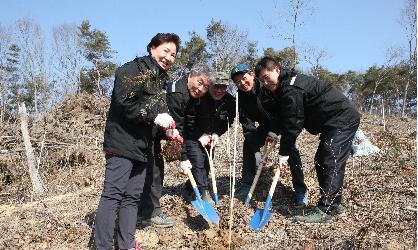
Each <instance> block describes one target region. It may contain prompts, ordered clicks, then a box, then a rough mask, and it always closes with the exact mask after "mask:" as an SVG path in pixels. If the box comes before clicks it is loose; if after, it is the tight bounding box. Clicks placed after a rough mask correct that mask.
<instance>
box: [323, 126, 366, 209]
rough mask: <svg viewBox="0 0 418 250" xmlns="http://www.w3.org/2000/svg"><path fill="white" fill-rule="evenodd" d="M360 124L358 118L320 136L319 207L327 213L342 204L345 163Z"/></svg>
mask: <svg viewBox="0 0 418 250" xmlns="http://www.w3.org/2000/svg"><path fill="white" fill-rule="evenodd" d="M359 124H360V121H359V120H358V121H355V122H354V123H352V124H351V125H349V126H346V127H344V128H332V129H329V130H328V131H327V132H325V133H322V134H321V136H320V137H319V139H320V142H319V146H318V150H317V151H316V154H315V169H316V174H317V177H318V182H319V187H320V194H321V198H320V199H319V202H318V207H319V208H320V209H321V210H323V211H325V212H327V213H329V212H331V211H332V210H333V209H334V208H336V207H337V206H338V205H339V204H341V200H342V189H343V181H344V173H345V164H346V161H347V158H348V156H349V155H350V152H351V143H352V141H353V138H354V134H355V133H356V131H357V129H358V127H359Z"/></svg>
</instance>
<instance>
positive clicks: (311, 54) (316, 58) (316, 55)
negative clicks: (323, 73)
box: [302, 46, 329, 77]
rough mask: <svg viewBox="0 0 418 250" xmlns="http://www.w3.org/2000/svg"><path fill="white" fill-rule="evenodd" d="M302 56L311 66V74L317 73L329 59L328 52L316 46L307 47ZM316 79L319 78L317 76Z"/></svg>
mask: <svg viewBox="0 0 418 250" xmlns="http://www.w3.org/2000/svg"><path fill="white" fill-rule="evenodd" d="M302 54H303V58H304V60H305V61H306V62H307V63H308V64H309V65H310V66H311V72H317V70H318V69H319V68H320V67H321V65H322V61H323V60H325V59H327V58H328V57H329V55H328V53H327V51H325V50H324V49H321V48H317V47H314V46H306V47H305V48H304V49H303V53H302ZM315 77H318V76H317V75H315Z"/></svg>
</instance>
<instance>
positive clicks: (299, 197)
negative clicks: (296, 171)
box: [295, 192, 308, 206]
mask: <svg viewBox="0 0 418 250" xmlns="http://www.w3.org/2000/svg"><path fill="white" fill-rule="evenodd" d="M295 199H296V204H297V205H298V206H307V205H308V192H295Z"/></svg>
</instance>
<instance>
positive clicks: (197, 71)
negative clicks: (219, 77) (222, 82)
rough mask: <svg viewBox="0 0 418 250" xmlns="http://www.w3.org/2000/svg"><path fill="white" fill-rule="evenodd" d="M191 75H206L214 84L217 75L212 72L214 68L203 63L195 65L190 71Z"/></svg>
mask: <svg viewBox="0 0 418 250" xmlns="http://www.w3.org/2000/svg"><path fill="white" fill-rule="evenodd" d="M189 75H190V76H201V75H204V76H206V77H207V78H208V79H209V81H210V82H211V84H213V83H214V82H215V76H214V74H213V72H212V70H211V69H210V68H209V67H208V66H206V65H202V64H197V65H194V66H193V67H192V68H191V69H190V72H189Z"/></svg>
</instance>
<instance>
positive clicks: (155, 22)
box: [0, 0, 407, 72]
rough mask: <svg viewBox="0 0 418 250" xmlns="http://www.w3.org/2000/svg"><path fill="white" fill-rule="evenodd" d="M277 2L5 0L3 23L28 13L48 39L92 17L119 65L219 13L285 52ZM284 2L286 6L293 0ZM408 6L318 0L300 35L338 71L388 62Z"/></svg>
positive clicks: (382, 0) (263, 44)
mask: <svg viewBox="0 0 418 250" xmlns="http://www.w3.org/2000/svg"><path fill="white" fill-rule="evenodd" d="M273 2H274V1H273V0H265V1H249V0H240V1H238V0H229V1H228V0H207V1H203V0H194V1H193V0H177V1H169V0H160V1H139V0H129V1H122V0H121V1H115V0H113V1H108V0H102V1H97V0H91V1H88V0H73V1H55V0H43V1H42V0H26V1H24V0H13V1H12V0H9V1H3V2H2V4H1V5H2V14H1V16H0V24H1V25H4V26H5V25H11V24H12V23H13V22H14V21H16V20H17V19H19V18H21V17H30V18H32V19H33V20H34V21H35V22H36V23H38V24H40V25H41V27H42V28H43V31H44V34H45V36H46V38H47V39H48V38H50V36H51V30H52V28H53V27H54V26H58V25H61V24H76V25H79V24H80V23H81V21H82V20H84V19H88V20H89V21H90V23H91V25H92V27H93V28H97V29H99V30H101V31H104V32H106V34H107V35H108V37H109V39H110V42H111V46H112V48H113V49H114V50H116V51H117V52H118V54H117V57H116V62H117V63H119V64H120V63H124V62H126V61H129V60H131V59H133V58H134V57H135V56H136V55H138V54H144V53H145V51H146V49H145V48H146V45H147V44H148V42H149V40H150V39H151V37H152V36H154V35H155V34H156V33H158V32H174V33H177V34H179V35H180V37H181V39H182V41H186V40H189V35H188V33H189V32H190V31H196V32H197V33H198V34H200V35H201V36H204V35H205V28H206V27H207V25H208V24H209V23H210V20H211V19H212V18H214V19H215V20H222V21H225V22H226V23H228V24H229V25H231V26H233V27H237V28H238V29H240V30H242V31H246V32H248V35H249V38H250V39H251V40H253V41H257V42H258V48H259V53H261V52H262V49H263V48H267V47H273V48H274V49H276V50H280V49H282V48H283V47H286V46H290V43H289V42H286V41H283V40H280V39H278V38H277V37H276V38H274V37H273V36H272V31H271V30H268V29H267V28H266V26H265V25H264V21H263V20H267V22H269V23H271V24H273V25H275V26H276V27H277V26H278V25H276V24H280V22H279V21H278V20H279V18H280V17H279V14H280V15H285V14H286V13H289V10H287V9H285V8H282V7H281V13H278V10H277V9H274V4H273ZM278 2H279V5H280V6H281V5H282V4H283V3H285V2H286V1H278ZM404 5H405V1H404V0H396V1H393V0H350V1H335V0H317V1H315V0H311V2H310V6H311V7H313V12H312V15H310V16H308V17H303V20H305V22H304V24H303V25H302V26H301V27H300V28H299V29H298V30H299V31H298V33H297V38H298V40H297V41H299V42H300V43H301V44H302V43H303V44H309V45H311V46H314V47H317V48H321V49H324V50H325V51H326V52H327V54H328V55H329V57H328V58H327V59H326V60H325V61H323V65H324V66H325V67H326V68H328V69H329V70H330V71H332V72H345V71H347V70H357V71H365V70H367V68H369V67H370V66H372V65H382V64H384V63H385V62H386V52H387V49H388V48H390V47H405V46H406V45H407V43H406V35H405V33H404V31H403V28H402V26H401V25H400V24H399V19H400V11H401V9H402V8H404ZM282 23H283V22H282ZM282 27H284V28H286V26H282ZM278 30H280V27H279V28H278ZM302 67H304V65H302Z"/></svg>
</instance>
